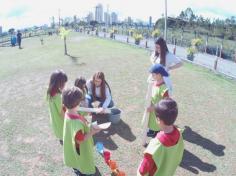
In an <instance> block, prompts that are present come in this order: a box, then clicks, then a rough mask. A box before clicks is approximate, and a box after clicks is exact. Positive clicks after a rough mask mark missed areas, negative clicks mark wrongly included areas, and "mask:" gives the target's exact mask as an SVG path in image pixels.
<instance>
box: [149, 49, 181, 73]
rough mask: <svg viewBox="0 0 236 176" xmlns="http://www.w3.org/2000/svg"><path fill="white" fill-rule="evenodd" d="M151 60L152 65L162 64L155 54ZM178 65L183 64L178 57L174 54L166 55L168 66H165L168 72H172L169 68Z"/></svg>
mask: <svg viewBox="0 0 236 176" xmlns="http://www.w3.org/2000/svg"><path fill="white" fill-rule="evenodd" d="M150 60H151V62H152V63H156V64H160V56H159V57H156V56H155V52H153V53H152V55H151V57H150ZM178 63H181V60H180V59H179V58H178V57H176V56H175V55H174V54H172V53H170V52H168V53H167V54H166V65H165V68H166V70H167V71H169V70H170V69H169V68H170V67H171V66H174V65H176V64H178Z"/></svg>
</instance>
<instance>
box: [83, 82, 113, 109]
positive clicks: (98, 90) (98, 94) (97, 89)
mask: <svg viewBox="0 0 236 176" xmlns="http://www.w3.org/2000/svg"><path fill="white" fill-rule="evenodd" d="M86 85H87V88H88V94H89V95H92V94H93V90H92V82H91V80H90V81H88V82H87V83H86ZM95 94H96V97H98V98H102V96H101V87H95ZM105 95H106V99H105V101H104V103H103V105H102V107H103V108H107V107H108V106H109V104H110V102H111V93H110V90H109V88H108V86H107V85H105Z"/></svg>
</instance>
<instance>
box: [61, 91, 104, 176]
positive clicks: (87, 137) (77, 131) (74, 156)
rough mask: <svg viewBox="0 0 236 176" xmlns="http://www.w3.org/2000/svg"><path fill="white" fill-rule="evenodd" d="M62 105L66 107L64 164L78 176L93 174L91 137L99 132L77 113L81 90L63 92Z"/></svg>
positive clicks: (82, 97)
mask: <svg viewBox="0 0 236 176" xmlns="http://www.w3.org/2000/svg"><path fill="white" fill-rule="evenodd" d="M62 99H63V104H64V106H65V107H66V109H67V110H66V113H65V122H64V133H63V141H64V145H63V151H64V163H65V165H66V166H68V167H71V168H73V169H74V171H75V173H76V174H77V175H80V176H90V175H91V176H92V175H94V174H95V171H96V170H95V164H94V158H93V146H94V144H93V138H92V136H93V135H94V134H95V133H97V132H99V131H100V130H98V129H94V128H92V127H90V124H89V122H88V121H87V120H86V119H85V118H84V117H83V116H82V115H79V114H78V113H77V109H78V106H79V104H80V102H81V101H82V100H83V99H84V95H83V92H82V90H81V89H79V88H78V87H72V88H70V89H67V90H65V91H63V94H62Z"/></svg>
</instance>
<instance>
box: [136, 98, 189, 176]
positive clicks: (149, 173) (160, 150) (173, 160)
mask: <svg viewBox="0 0 236 176" xmlns="http://www.w3.org/2000/svg"><path fill="white" fill-rule="evenodd" d="M154 109H155V114H156V117H157V120H158V124H159V126H160V129H161V131H160V132H159V133H158V134H157V135H156V137H155V138H153V139H151V141H150V143H149V144H148V146H147V148H146V150H145V151H144V158H143V160H142V162H141V164H140V166H139V168H138V171H137V176H172V175H174V173H175V170H176V168H177V167H178V165H179V164H180V162H181V160H182V157H183V151H184V143H183V138H182V134H181V132H180V130H179V129H178V128H177V127H176V126H174V122H175V120H176V118H177V115H178V108H177V104H176V102H175V101H174V100H173V99H171V98H165V99H163V100H161V101H160V102H159V103H158V104H157V105H155V107H154Z"/></svg>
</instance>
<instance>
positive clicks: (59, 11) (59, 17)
mask: <svg viewBox="0 0 236 176" xmlns="http://www.w3.org/2000/svg"><path fill="white" fill-rule="evenodd" d="M60 13H61V9H58V21H59V23H58V25H59V28H60V27H61V14H60Z"/></svg>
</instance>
